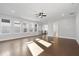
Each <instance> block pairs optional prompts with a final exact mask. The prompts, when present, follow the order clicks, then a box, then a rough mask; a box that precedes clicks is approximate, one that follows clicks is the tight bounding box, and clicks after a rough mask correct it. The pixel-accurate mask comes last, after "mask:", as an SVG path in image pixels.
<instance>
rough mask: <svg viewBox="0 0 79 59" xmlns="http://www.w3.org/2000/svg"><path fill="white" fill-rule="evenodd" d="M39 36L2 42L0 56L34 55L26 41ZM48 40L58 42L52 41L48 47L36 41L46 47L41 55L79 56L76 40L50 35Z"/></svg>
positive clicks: (78, 46)
mask: <svg viewBox="0 0 79 59" xmlns="http://www.w3.org/2000/svg"><path fill="white" fill-rule="evenodd" d="M38 37H39V36H35V37H29V38H23V39H17V40H10V41H3V42H0V56H32V54H31V52H30V50H29V48H28V47H27V44H26V42H28V41H34V40H35V39H36V38H38ZM48 40H49V41H48V42H51V41H54V42H56V43H52V46H51V47H49V48H46V47H44V46H42V45H41V44H39V43H37V42H36V43H37V44H38V45H39V46H40V47H41V48H43V49H44V52H43V53H41V54H40V55H39V56H79V45H78V43H77V42H76V40H74V39H66V38H52V37H48ZM34 42H35V41H34Z"/></svg>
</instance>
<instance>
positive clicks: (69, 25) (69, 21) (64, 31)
mask: <svg viewBox="0 0 79 59" xmlns="http://www.w3.org/2000/svg"><path fill="white" fill-rule="evenodd" d="M75 29H76V21H75V17H74V16H72V17H68V18H65V19H62V20H60V21H58V34H59V36H60V37H64V38H72V39H75V38H76V30H75Z"/></svg>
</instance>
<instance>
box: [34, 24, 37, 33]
mask: <svg viewBox="0 0 79 59" xmlns="http://www.w3.org/2000/svg"><path fill="white" fill-rule="evenodd" d="M34 31H35V32H37V24H35V29H34Z"/></svg>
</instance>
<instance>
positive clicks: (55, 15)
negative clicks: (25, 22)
mask: <svg viewBox="0 0 79 59" xmlns="http://www.w3.org/2000/svg"><path fill="white" fill-rule="evenodd" d="M77 8H78V4H77V3H76V4H75V3H74V4H72V3H4V4H3V3H0V13H1V14H7V15H12V16H17V17H22V18H25V19H29V20H34V21H42V22H44V23H47V22H51V21H56V20H60V19H62V18H63V17H67V16H70V15H69V14H71V13H72V12H74V13H76V11H77ZM41 9H43V10H45V11H46V13H47V17H45V18H43V19H40V18H37V17H35V13H36V11H40V10H41Z"/></svg>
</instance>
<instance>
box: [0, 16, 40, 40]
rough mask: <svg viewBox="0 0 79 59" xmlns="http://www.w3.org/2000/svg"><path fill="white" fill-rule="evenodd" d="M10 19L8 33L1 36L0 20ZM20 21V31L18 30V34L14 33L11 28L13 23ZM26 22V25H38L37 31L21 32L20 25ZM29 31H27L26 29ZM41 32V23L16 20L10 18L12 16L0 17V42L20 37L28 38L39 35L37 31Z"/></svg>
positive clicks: (15, 18)
mask: <svg viewBox="0 0 79 59" xmlns="http://www.w3.org/2000/svg"><path fill="white" fill-rule="evenodd" d="M2 18H4V19H10V21H11V29H10V33H6V34H3V33H2V32H1V19H2ZM16 20H18V21H20V22H21V27H20V28H21V29H20V33H14V29H15V28H14V27H13V25H14V24H13V21H16ZM23 22H26V23H27V24H29V23H34V24H38V26H39V27H38V31H37V32H29V31H28V32H26V33H24V32H23V27H22V23H23ZM28 30H29V29H28ZM41 30H42V23H40V22H35V21H28V20H24V19H21V18H17V17H12V16H7V15H0V41H4V40H11V39H16V38H21V37H28V36H35V35H39V31H41Z"/></svg>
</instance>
